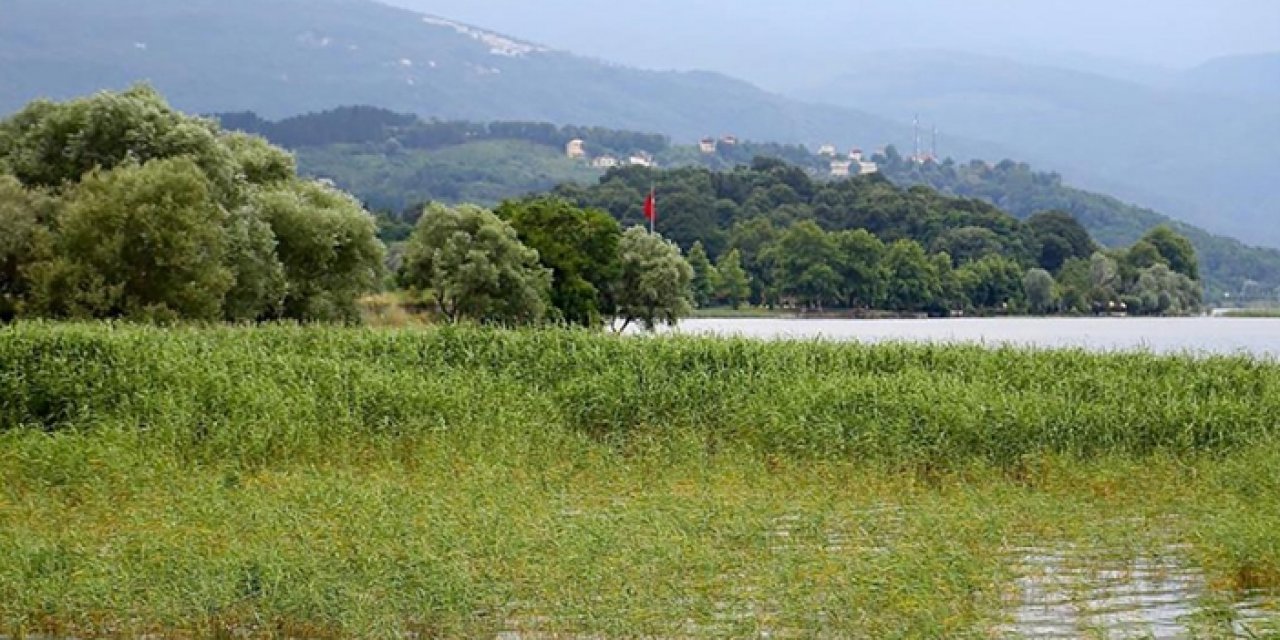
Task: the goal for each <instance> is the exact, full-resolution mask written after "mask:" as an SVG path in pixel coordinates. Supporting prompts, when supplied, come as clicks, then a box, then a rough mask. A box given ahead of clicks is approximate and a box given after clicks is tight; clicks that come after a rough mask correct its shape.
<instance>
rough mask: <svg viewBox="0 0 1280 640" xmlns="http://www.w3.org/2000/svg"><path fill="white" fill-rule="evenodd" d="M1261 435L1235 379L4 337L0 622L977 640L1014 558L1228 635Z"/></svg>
mask: <svg viewBox="0 0 1280 640" xmlns="http://www.w3.org/2000/svg"><path fill="white" fill-rule="evenodd" d="M1278 420H1280V366H1277V365H1275V364H1267V363H1260V362H1254V361H1251V360H1247V359H1239V358H1208V359H1193V358H1163V357H1156V356H1152V355H1144V354H1134V355H1117V354H1112V355H1091V354H1086V353H1083V352H1034V351H1019V350H1012V349H1004V350H990V351H988V350H983V349H979V348H976V347H965V346H945V347H943V346H906V345H879V346H863V345H855V344H824V343H817V342H803V343H763V342H752V341H746V340H729V339H697V338H666V337H664V338H614V337H611V336H605V335H593V334H588V333H582V332H570V331H526V332H503V331H488V330H479V329H448V328H437V329H426V330H422V329H417V330H373V329H336V328H298V327H267V328H253V329H249V328H213V329H196V328H184V329H154V328H140V327H125V326H110V325H52V324H24V325H18V326H14V327H9V328H4V329H0V486H2V488H0V635H3V634H5V633H8V634H10V635H21V634H46V635H54V636H76V637H84V638H89V637H136V636H138V635H141V634H147V633H150V634H158V635H159V636H161V637H201V638H204V637H209V638H221V637H245V636H247V637H263V638H267V637H376V638H397V637H405V634H406V633H416V634H418V637H489V638H492V637H498V636H499V634H504V633H505V634H508V635H504V636H503V637H522V638H541V637H584V636H591V637H609V638H623V637H639V636H644V637H680V638H689V637H757V636H762V635H764V634H768V635H769V636H770V637H815V636H817V637H867V638H894V637H900V638H915V637H948V638H965V637H972V638H990V637H1001V636H1002V635H1005V634H1006V633H1008V629H1009V626H1008V625H1009V624H1010V617H1011V614H1010V604H1009V603H1010V601H1011V599H1016V597H1017V590H1018V587H1017V579H1018V576H1017V575H1016V571H1015V569H1014V567H1013V565H1012V563H1010V562H1009V558H1010V554H1011V553H1013V552H1014V550H1016V549H1019V548H1022V547H1027V546H1037V547H1061V548H1068V547H1089V548H1096V549H1102V550H1106V553H1110V554H1116V555H1120V556H1125V555H1134V554H1144V553H1161V552H1162V550H1166V549H1170V548H1177V549H1179V550H1180V551H1179V553H1180V554H1182V555H1184V556H1185V559H1186V561H1187V562H1189V563H1193V564H1194V565H1195V566H1197V567H1201V568H1202V569H1203V572H1204V575H1205V580H1206V582H1207V584H1208V585H1209V587H1211V588H1210V589H1209V590H1208V591H1207V592H1206V593H1205V594H1203V595H1202V596H1201V600H1202V601H1201V602H1199V608H1200V609H1201V610H1202V613H1201V614H1198V615H1197V616H1196V617H1195V619H1194V620H1190V621H1188V623H1187V624H1188V625H1189V626H1191V627H1193V628H1194V629H1195V630H1196V631H1197V633H1199V634H1201V635H1203V636H1204V637H1232V635H1233V634H1234V633H1235V630H1233V626H1232V623H1233V619H1232V618H1233V614H1232V609H1231V608H1230V606H1229V604H1230V602H1231V599H1232V598H1233V596H1234V595H1235V594H1237V593H1240V592H1243V591H1253V592H1262V593H1266V592H1272V593H1274V591H1275V590H1276V589H1277V588H1280V499H1278V498H1277V496H1280V423H1278ZM1276 616H1280V613H1277V614H1276ZM1272 620H1273V621H1272V622H1267V621H1265V620H1264V621H1261V622H1253V623H1250V624H1251V626H1250V628H1249V632H1251V633H1255V634H1257V635H1260V636H1265V634H1267V633H1274V632H1276V625H1275V622H1274V620H1276V617H1275V616H1273V618H1272ZM1086 631H1087V630H1082V632H1081V635H1082V636H1084V635H1087V633H1086ZM511 634H518V635H511Z"/></svg>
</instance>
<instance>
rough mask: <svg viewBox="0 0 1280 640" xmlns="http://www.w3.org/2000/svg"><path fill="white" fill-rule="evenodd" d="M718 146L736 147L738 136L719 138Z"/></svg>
mask: <svg viewBox="0 0 1280 640" xmlns="http://www.w3.org/2000/svg"><path fill="white" fill-rule="evenodd" d="M720 144H723V145H725V146H726V147H736V146H738V136H733V135H727V136H723V137H721V138H720Z"/></svg>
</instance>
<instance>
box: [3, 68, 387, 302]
mask: <svg viewBox="0 0 1280 640" xmlns="http://www.w3.org/2000/svg"><path fill="white" fill-rule="evenodd" d="M383 257H384V247H383V245H382V243H381V242H380V241H379V240H378V238H377V237H376V226H375V223H374V221H373V218H372V217H371V216H370V215H369V214H368V213H367V212H365V211H364V210H363V208H362V207H361V206H360V204H359V203H358V202H356V201H355V200H354V199H353V198H351V197H350V196H348V195H346V194H345V193H342V192H340V191H337V190H335V189H332V188H329V187H326V186H323V185H321V184H317V183H315V182H310V181H305V180H301V179H299V178H298V176H297V172H296V170H295V167H294V160H293V157H292V156H291V155H290V154H289V153H288V152H286V151H283V150H281V149H279V148H276V147H273V146H271V145H269V144H268V143H267V142H266V141H264V140H263V139H261V138H259V137H256V136H249V135H245V134H242V133H227V132H225V131H222V130H221V129H220V128H219V126H218V125H217V124H216V123H215V122H214V121H212V120H206V119H201V118H194V117H190V116H186V115H184V114H182V113H179V112H177V111H175V110H174V109H172V108H171V107H170V106H169V105H168V104H167V103H166V102H165V101H164V99H163V98H162V97H161V96H160V95H158V94H157V93H156V92H155V91H154V90H152V89H150V88H148V87H145V86H139V87H135V88H132V89H130V90H127V91H124V92H122V93H109V92H104V93H99V94H97V95H94V96H91V97H88V98H82V99H77V100H71V101H69V102H64V103H54V102H48V101H36V102H33V103H31V104H30V105H28V106H27V107H26V108H24V109H23V110H22V111H20V112H18V113H17V114H15V115H13V116H12V117H10V118H7V119H5V120H3V121H0V321H9V320H12V319H14V318H18V317H49V318H127V319H142V320H158V321H165V320H176V319H195V320H205V321H218V320H225V321H232V322H242V321H261V320H276V319H294V320H300V321H355V320H357V319H358V318H359V313H358V307H357V300H358V299H359V297H360V296H362V295H363V294H365V293H366V292H369V291H372V290H374V289H376V288H377V287H378V286H379V285H380V281H381V278H382V275H383V269H384V266H383Z"/></svg>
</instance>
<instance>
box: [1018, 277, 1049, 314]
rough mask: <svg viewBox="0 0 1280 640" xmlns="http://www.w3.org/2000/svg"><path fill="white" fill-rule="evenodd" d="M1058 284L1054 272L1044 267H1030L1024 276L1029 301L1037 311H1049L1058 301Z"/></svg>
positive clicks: (1024, 286)
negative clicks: (1054, 279)
mask: <svg viewBox="0 0 1280 640" xmlns="http://www.w3.org/2000/svg"><path fill="white" fill-rule="evenodd" d="M1056 287H1057V285H1056V284H1055V283H1054V281H1053V274H1051V273H1049V272H1048V271H1046V270H1044V269H1030V270H1028V271H1027V275H1025V276H1023V277H1022V288H1023V291H1025V292H1026V296H1027V303H1028V304H1030V305H1031V310H1032V311H1035V312H1036V313H1049V312H1050V311H1053V309H1054V306H1055V304H1056V303H1057V298H1058V293H1057V291H1056V290H1055V289H1056Z"/></svg>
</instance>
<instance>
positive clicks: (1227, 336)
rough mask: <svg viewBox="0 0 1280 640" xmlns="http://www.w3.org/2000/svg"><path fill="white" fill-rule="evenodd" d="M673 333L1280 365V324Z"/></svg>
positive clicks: (737, 324) (726, 322) (937, 323)
mask: <svg viewBox="0 0 1280 640" xmlns="http://www.w3.org/2000/svg"><path fill="white" fill-rule="evenodd" d="M675 331H677V332H679V333H683V334H694V335H705V334H713V335H733V336H743V337H750V338H761V339H769V340H786V339H794V340H807V339H825V340H855V341H862V342H885V341H911V342H966V343H979V344H989V345H1001V344H1015V345H1023V346H1033V347H1042V348H1072V347H1080V348H1085V349H1091V350H1097V351H1116V350H1146V351H1153V352H1158V353H1183V352H1189V353H1197V354H1228V355H1235V354H1250V355H1253V356H1256V357H1261V358H1267V359H1280V319H1275V318H1264V319H1253V318H1221V317H1197V318H974V319H933V320H800V319H795V320H792V319H779V318H767V319H763V318H751V319H694V320H686V321H684V322H681V323H680V326H679V328H677V329H675Z"/></svg>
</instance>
